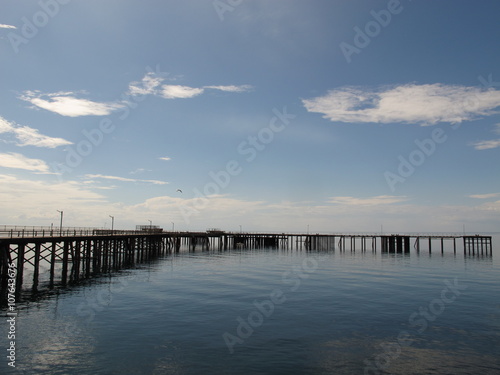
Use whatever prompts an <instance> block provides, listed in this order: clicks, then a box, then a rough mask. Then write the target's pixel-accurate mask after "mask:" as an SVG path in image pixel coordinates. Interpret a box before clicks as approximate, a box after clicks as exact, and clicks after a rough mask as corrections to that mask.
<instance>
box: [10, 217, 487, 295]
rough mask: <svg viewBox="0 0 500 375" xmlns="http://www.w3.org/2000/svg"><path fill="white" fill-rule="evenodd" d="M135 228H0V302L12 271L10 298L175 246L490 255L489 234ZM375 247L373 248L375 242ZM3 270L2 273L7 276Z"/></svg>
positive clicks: (145, 258) (163, 252)
mask: <svg viewBox="0 0 500 375" xmlns="http://www.w3.org/2000/svg"><path fill="white" fill-rule="evenodd" d="M137 229H138V230H135V231H124V230H109V229H92V228H60V229H58V230H55V229H53V228H43V227H12V228H7V227H4V228H3V230H2V228H1V227H0V271H1V273H0V297H1V299H0V301H2V302H3V301H5V300H6V299H5V297H6V294H7V290H8V289H9V288H8V287H9V285H11V284H12V281H11V280H10V279H9V278H12V269H15V280H16V282H15V284H16V295H17V296H18V297H19V294H20V292H21V290H22V289H23V288H22V286H23V284H26V283H28V279H29V280H31V281H30V284H31V290H32V291H33V292H37V291H38V288H39V285H40V282H41V281H42V282H43V283H44V286H45V287H48V288H49V289H52V288H54V287H56V286H65V285H67V284H70V283H75V282H78V281H80V280H82V279H85V278H90V277H92V276H96V275H99V274H103V273H110V272H115V271H118V270H120V269H123V268H132V267H134V266H135V265H136V264H139V263H141V262H145V261H151V260H155V259H158V258H160V257H162V256H165V255H166V254H171V253H178V252H181V251H196V250H201V251H227V250H233V249H249V250H251V249H260V248H271V249H281V250H288V251H293V250H294V251H302V250H303V251H340V252H345V251H352V252H354V251H362V252H366V251H368V250H371V251H372V252H376V251H377V250H379V251H381V252H382V253H396V254H397V253H401V254H409V253H410V250H411V249H412V248H413V251H414V252H416V253H417V254H418V253H420V252H421V251H428V252H429V253H432V250H433V249H434V250H436V249H439V250H440V252H441V254H444V251H445V242H447V243H448V244H447V246H446V249H451V248H453V253H454V254H456V253H457V242H459V243H460V242H461V243H462V249H463V252H464V256H474V257H477V256H480V257H491V256H492V254H493V251H492V237H491V236H484V235H465V234H464V235H459V234H359V233H356V234H348V233H336V234H319V233H317V234H311V233H245V232H226V231H222V230H219V229H209V230H207V231H204V232H175V231H164V230H163V229H161V228H158V227H153V226H142V227H138V228H137ZM377 244H378V245H377ZM9 270H10V276H9Z"/></svg>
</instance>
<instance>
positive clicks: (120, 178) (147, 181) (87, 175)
mask: <svg viewBox="0 0 500 375" xmlns="http://www.w3.org/2000/svg"><path fill="white" fill-rule="evenodd" d="M85 178H101V179H105V180H115V181H122V182H143V183H150V184H154V185H167V184H168V182H165V181H158V180H139V179H136V178H126V177H119V176H106V175H102V174H86V175H85Z"/></svg>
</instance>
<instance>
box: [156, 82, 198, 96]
mask: <svg viewBox="0 0 500 375" xmlns="http://www.w3.org/2000/svg"><path fill="white" fill-rule="evenodd" d="M203 91H204V90H203V89H200V88H196V87H189V86H181V85H163V86H162V88H161V93H160V96H161V97H163V98H165V99H179V98H181V99H186V98H194V97H195V96H198V95H200V94H202V93H203Z"/></svg>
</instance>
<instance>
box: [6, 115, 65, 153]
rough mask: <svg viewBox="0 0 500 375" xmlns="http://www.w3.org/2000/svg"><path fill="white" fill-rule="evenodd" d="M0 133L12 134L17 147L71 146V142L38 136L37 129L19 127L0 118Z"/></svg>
mask: <svg viewBox="0 0 500 375" xmlns="http://www.w3.org/2000/svg"><path fill="white" fill-rule="evenodd" d="M1 133H12V134H14V136H15V137H16V138H17V139H18V141H19V143H17V145H18V146H35V147H47V148H55V147H58V146H64V145H70V144H72V142H70V141H67V140H65V139H62V138H54V137H49V136H46V135H43V134H40V133H39V132H38V130H37V129H33V128H30V127H29V126H19V125H17V124H15V123H13V122H10V121H7V120H6V119H4V118H3V117H1V116H0V134H1Z"/></svg>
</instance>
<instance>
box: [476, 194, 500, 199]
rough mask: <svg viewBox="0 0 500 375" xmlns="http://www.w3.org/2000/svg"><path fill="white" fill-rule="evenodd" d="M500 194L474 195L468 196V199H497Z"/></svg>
mask: <svg viewBox="0 0 500 375" xmlns="http://www.w3.org/2000/svg"><path fill="white" fill-rule="evenodd" d="M499 196H500V193H491V194H475V195H469V198H475V199H488V198H495V197H499Z"/></svg>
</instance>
